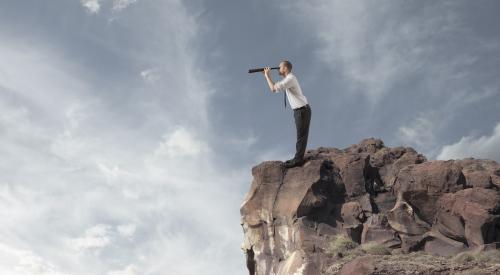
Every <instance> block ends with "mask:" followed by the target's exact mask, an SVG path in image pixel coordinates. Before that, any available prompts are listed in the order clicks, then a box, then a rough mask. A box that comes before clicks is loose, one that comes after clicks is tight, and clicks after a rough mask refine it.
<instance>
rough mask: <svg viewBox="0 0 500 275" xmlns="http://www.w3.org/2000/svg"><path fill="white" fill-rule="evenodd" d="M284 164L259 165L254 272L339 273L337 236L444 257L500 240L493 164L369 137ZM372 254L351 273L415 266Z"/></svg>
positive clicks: (251, 214) (248, 247)
mask: <svg viewBox="0 0 500 275" xmlns="http://www.w3.org/2000/svg"><path fill="white" fill-rule="evenodd" d="M282 164H283V162H281V161H265V162H262V163H260V164H259V165H256V166H255V167H253V168H252V175H253V180H252V184H251V186H250V190H249V192H248V193H247V194H246V196H245V199H244V202H243V203H242V205H241V209H240V213H241V225H242V228H243V233H244V239H243V243H242V250H243V251H244V253H245V255H246V258H247V259H246V260H247V261H246V263H247V268H248V270H249V272H250V274H252V275H268V274H311V275H312V274H326V273H325V272H326V271H327V270H330V271H332V272H334V273H335V274H338V272H340V269H341V267H342V266H341V263H339V259H338V258H336V257H334V256H332V255H331V254H329V253H330V252H331V244H332V240H333V239H337V238H334V237H335V236H336V235H338V234H342V235H346V236H348V237H349V238H350V239H351V240H352V241H355V242H358V243H367V242H377V243H379V244H382V245H384V246H386V247H390V248H394V249H395V250H393V251H402V252H410V251H419V250H425V251H427V252H430V253H434V254H437V255H449V254H453V253H457V252H459V251H463V250H464V249H465V250H467V251H482V250H485V249H494V248H496V247H498V245H499V244H500V233H499V228H500V225H499V223H500V217H499V215H500V213H499V209H500V206H499V201H500V198H499V189H500V188H498V187H499V186H500V169H499V166H498V163H496V162H494V161H489V160H475V159H472V158H470V159H464V160H449V161H427V160H426V158H425V157H424V156H422V155H421V154H418V153H417V152H416V151H415V150H414V149H412V148H410V147H395V148H388V147H385V146H384V143H383V142H382V141H381V140H379V139H374V138H369V139H364V140H362V141H361V142H359V143H358V144H353V145H351V146H349V147H348V148H345V149H342V150H340V149H337V148H326V147H320V148H318V149H316V150H308V151H307V152H306V163H305V164H304V165H303V166H300V167H294V168H290V169H283V166H282ZM465 187H474V188H467V189H464V188H465ZM431 224H432V226H431ZM345 242H346V243H349V241H347V240H345ZM339 245H340V244H339ZM399 247H400V248H399ZM356 251H358V250H356ZM353 253H358V252H355V251H353ZM386 256H387V255H386ZM393 256H396V255H393ZM384 257H385V256H384ZM436 257H438V256H436ZM373 259H374V258H370V257H367V258H361V260H360V259H356V260H354V261H353V262H351V263H348V264H346V265H345V266H344V267H343V269H342V274H370V272H372V273H376V274H402V272H404V271H405V270H406V269H405V268H406V266H405V264H400V265H399V264H397V262H393V263H396V266H395V265H393V264H392V265H391V264H384V263H383V262H380V265H378V266H376V267H373V266H374V264H379V262H378V261H377V262H375V263H374V262H373ZM377 259H385V258H377ZM394 268H395V269H394ZM373 270H375V271H373ZM422 270H424V269H422ZM429 270H430V269H429ZM429 270H427V271H429ZM489 270H495V269H489ZM427 271H426V272H427ZM431 271H432V272H445V273H446V272H448V271H449V268H448V267H446V266H442V265H441V264H440V263H439V264H437V265H436V266H435V268H433V269H432V270H430V271H429V272H428V273H425V274H434V273H432V272H431ZM387 272H389V273H387ZM328 274H329V273H328Z"/></svg>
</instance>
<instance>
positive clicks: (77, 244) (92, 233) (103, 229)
mask: <svg viewBox="0 0 500 275" xmlns="http://www.w3.org/2000/svg"><path fill="white" fill-rule="evenodd" d="M110 230H111V227H110V226H109V225H105V224H97V225H95V226H93V227H91V228H89V229H87V230H86V231H85V233H84V234H83V236H81V237H78V238H73V239H70V240H69V241H68V243H69V245H70V246H71V247H72V248H73V249H75V250H77V251H83V250H87V249H99V248H103V247H106V246H108V245H109V244H110V243H111V236H110V234H111V232H110Z"/></svg>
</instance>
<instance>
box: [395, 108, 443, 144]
mask: <svg viewBox="0 0 500 275" xmlns="http://www.w3.org/2000/svg"><path fill="white" fill-rule="evenodd" d="M435 130H436V121H435V120H433V119H432V118H431V117H430V116H429V115H420V116H418V117H417V118H415V120H414V121H413V122H412V123H411V124H410V125H405V126H401V127H399V129H398V133H397V135H398V138H399V140H400V141H401V142H403V145H417V146H418V147H420V148H426V149H428V148H429V147H430V146H432V145H434V143H435V141H436V137H435Z"/></svg>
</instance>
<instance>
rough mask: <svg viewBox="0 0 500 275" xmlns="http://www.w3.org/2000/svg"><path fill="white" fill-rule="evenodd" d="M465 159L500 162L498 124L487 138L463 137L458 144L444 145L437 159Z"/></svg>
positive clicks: (499, 127)
mask: <svg viewBox="0 0 500 275" xmlns="http://www.w3.org/2000/svg"><path fill="white" fill-rule="evenodd" d="M466 157H474V158H484V159H492V160H496V161H498V162H500V123H498V124H497V125H496V126H495V129H494V130H493V133H492V134H491V135H489V136H480V137H476V136H464V137H462V138H461V139H460V140H459V141H458V142H456V143H453V144H449V145H445V146H443V148H442V149H441V152H440V153H439V155H438V156H437V159H440V160H448V159H462V158H466Z"/></svg>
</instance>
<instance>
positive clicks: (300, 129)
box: [263, 60, 311, 168]
mask: <svg viewBox="0 0 500 275" xmlns="http://www.w3.org/2000/svg"><path fill="white" fill-rule="evenodd" d="M279 68H280V69H279V74H280V75H281V76H282V77H283V79H281V80H280V81H278V82H276V83H274V82H273V80H272V79H271V68H270V67H266V68H265V69H264V71H263V73H264V76H265V77H266V80H267V84H269V89H271V92H273V93H277V92H279V91H285V92H286V97H287V98H288V102H289V103H290V106H291V107H292V109H293V116H294V118H295V127H296V128H297V143H296V153H295V156H294V158H293V159H289V160H287V161H285V164H284V166H285V167H286V168H291V167H295V166H302V164H304V161H305V160H304V155H305V152H306V146H307V137H308V135H309V124H310V121H311V107H310V106H309V104H308V102H307V98H306V97H305V96H304V94H302V89H300V85H299V81H298V80H297V77H295V75H294V74H293V73H292V63H290V61H288V60H283V61H281V62H280V65H279ZM285 108H286V101H285Z"/></svg>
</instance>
